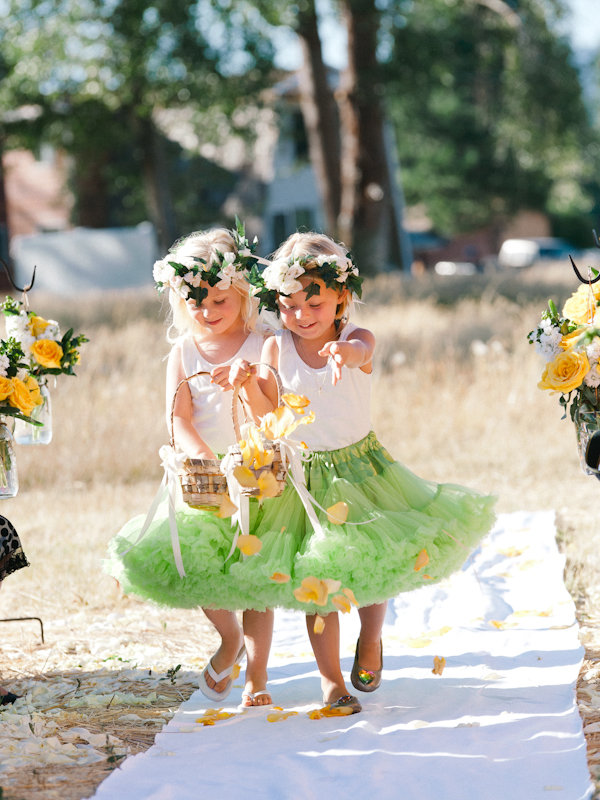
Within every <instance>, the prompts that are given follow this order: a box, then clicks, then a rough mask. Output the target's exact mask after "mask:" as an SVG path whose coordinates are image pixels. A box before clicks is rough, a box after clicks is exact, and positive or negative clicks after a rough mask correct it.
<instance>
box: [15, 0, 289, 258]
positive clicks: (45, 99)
mask: <svg viewBox="0 0 600 800" xmlns="http://www.w3.org/2000/svg"><path fill="white" fill-rule="evenodd" d="M4 4H5V6H6V10H7V14H6V15H4V20H5V23H4V26H3V31H2V34H1V39H0V50H1V52H2V56H3V59H4V61H5V62H6V64H7V65H8V70H7V75H6V76H5V78H4V80H3V81H2V83H1V84H0V106H1V107H3V108H5V109H7V108H8V109H19V108H24V107H25V108H29V109H34V111H35V113H34V114H33V115H31V114H30V115H28V118H27V119H23V118H19V115H15V116H16V120H14V121H12V122H11V121H10V116H9V119H7V117H6V115H5V119H4V129H5V136H6V141H7V144H8V145H9V146H16V145H23V144H25V145H29V146H30V147H31V148H32V149H35V146H36V145H37V143H38V142H39V141H40V140H41V139H42V138H43V140H45V141H48V142H51V143H53V144H55V145H56V146H58V147H60V148H62V149H64V150H66V151H67V152H68V153H69V154H70V156H71V157H72V159H73V161H74V168H73V183H74V190H75V191H74V194H75V196H76V198H77V207H76V221H77V222H78V223H79V224H84V225H90V226H92V227H104V226H106V225H107V224H109V223H110V221H111V215H113V216H114V208H113V205H114V203H115V202H116V201H117V199H118V200H119V202H120V203H124V204H125V206H127V204H128V202H129V204H130V205H131V204H132V203H135V202H136V199H135V192H136V188H135V187H136V185H137V179H138V178H141V180H142V181H143V186H144V198H145V205H146V208H147V213H148V215H149V216H150V218H151V219H152V220H153V222H154V223H155V225H156V227H157V229H158V231H159V233H160V235H161V238H162V240H163V241H162V244H163V245H166V244H170V242H171V241H172V240H173V238H174V237H175V235H176V233H177V225H176V220H175V212H174V206H173V200H172V198H171V193H170V191H169V180H168V158H167V156H168V154H167V151H166V146H165V137H164V135H163V133H162V131H161V129H160V127H159V124H158V121H157V115H158V112H160V111H161V110H163V109H174V108H185V109H187V113H188V116H189V121H190V122H191V124H194V123H195V124H197V126H198V130H199V131H201V134H200V138H201V140H205V141H206V140H209V139H210V138H211V137H213V138H214V137H215V136H216V135H217V132H222V131H223V128H224V127H226V128H227V129H228V130H229V131H238V130H239V129H240V123H239V122H238V120H239V118H240V115H239V113H238V112H239V110H240V108H242V107H243V106H244V105H245V104H247V103H248V102H249V101H250V100H251V99H252V98H256V96H257V93H258V92H259V91H260V89H261V88H262V87H263V86H264V85H265V80H266V76H267V75H268V74H269V71H270V69H271V59H272V52H273V51H272V44H271V43H270V41H268V40H267V39H266V38H265V37H264V36H263V34H262V32H261V31H260V29H259V28H258V27H257V26H256V25H255V24H254V22H255V19H254V18H253V16H252V14H251V13H250V11H251V9H250V8H247V9H235V8H232V7H231V5H232V4H231V3H227V2H217V0H215V2H210V1H209V0H197V1H196V2H172V0H156V2H152V3H151V2H149V0H78V2H77V3H73V2H72V0H5V3H4ZM32 116H33V117H34V118H33V119H32V118H31V117H32ZM115 166H118V169H119V172H120V175H121V180H120V186H118V187H117V185H116V182H115ZM119 193H120V194H121V196H120V197H119V196H118V195H119Z"/></svg>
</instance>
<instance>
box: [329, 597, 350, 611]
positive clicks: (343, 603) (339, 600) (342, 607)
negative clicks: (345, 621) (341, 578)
mask: <svg viewBox="0 0 600 800" xmlns="http://www.w3.org/2000/svg"><path fill="white" fill-rule="evenodd" d="M331 602H332V603H333V605H334V606H335V607H336V608H337V610H338V611H341V612H342V614H348V613H349V612H350V610H351V608H352V605H351V603H350V600H349V599H348V598H347V597H346V595H343V594H336V595H335V597H332V598H331Z"/></svg>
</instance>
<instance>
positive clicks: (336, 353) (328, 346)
mask: <svg viewBox="0 0 600 800" xmlns="http://www.w3.org/2000/svg"><path fill="white" fill-rule="evenodd" d="M374 349H375V337H374V336H373V334H372V333H371V331H368V330H367V329H366V328H357V329H356V330H355V331H353V333H352V338H351V339H347V340H346V341H344V342H326V343H325V344H324V345H323V347H322V348H321V350H319V355H320V356H329V357H330V358H331V362H332V365H333V383H334V384H336V383H337V382H338V381H339V380H340V379H341V377H342V367H349V368H350V369H362V371H363V372H367V373H368V372H371V371H372V370H373V351H374Z"/></svg>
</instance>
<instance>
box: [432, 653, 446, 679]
mask: <svg viewBox="0 0 600 800" xmlns="http://www.w3.org/2000/svg"><path fill="white" fill-rule="evenodd" d="M445 666H446V659H445V658H444V657H443V656H434V657H433V669H432V670H431V671H432V672H433V674H434V675H441V674H442V672H443V671H444V667H445Z"/></svg>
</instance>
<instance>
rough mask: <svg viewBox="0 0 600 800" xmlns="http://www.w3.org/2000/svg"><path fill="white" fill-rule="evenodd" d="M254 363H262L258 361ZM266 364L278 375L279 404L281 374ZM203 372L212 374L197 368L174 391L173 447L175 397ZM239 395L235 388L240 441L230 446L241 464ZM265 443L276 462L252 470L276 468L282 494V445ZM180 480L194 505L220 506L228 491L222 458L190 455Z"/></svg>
mask: <svg viewBox="0 0 600 800" xmlns="http://www.w3.org/2000/svg"><path fill="white" fill-rule="evenodd" d="M253 366H258V365H257V364H254V365H253ZM263 366H267V367H268V368H269V369H270V370H271V372H272V374H273V376H274V378H275V381H276V383H277V397H278V404H279V403H280V402H281V395H282V393H283V388H282V385H281V380H280V378H279V374H278V373H277V370H275V369H274V368H273V367H271V366H270V365H263ZM199 375H210V372H207V371H206V370H201V371H200V372H195V373H194V374H193V375H190V376H189V377H187V378H184V379H183V380H181V381H180V382H179V383H178V384H177V387H176V389H175V392H174V394H173V401H172V403H171V447H173V448H174V447H175V438H174V433H173V415H174V411H175V400H176V398H177V394H178V392H179V390H180V388H181V387H182V386H183V385H184V384H186V383H188V382H189V381H190V380H191V379H192V378H196V377H197V376H199ZM238 396H239V391H238V390H235V391H234V392H233V400H232V406H231V415H232V420H233V428H234V431H235V436H236V444H234V445H232V447H230V448H229V453H230V454H231V456H232V458H233V460H234V463H236V464H238V465H241V464H242V463H243V459H242V452H241V450H240V448H239V445H238V444H237V441H239V440H240V438H241V434H240V424H239V414H238V406H239V404H238ZM265 446H267V447H269V448H270V449H272V450H273V452H274V457H273V462H272V464H270V465H269V466H267V467H261V468H259V469H256V470H254V469H253V470H252V472H253V473H254V475H255V476H256V477H257V478H258V477H259V476H260V475H261V474H262V473H263V472H265V471H271V472H273V474H274V476H275V479H276V481H277V484H278V487H279V492H278V494H281V492H283V490H284V488H285V480H286V477H287V470H286V469H285V468H284V466H283V464H282V461H281V452H280V449H279V445H278V444H276V443H273V442H268V441H266V440H265ZM179 480H180V483H181V491H182V495H183V500H184V502H185V503H187V504H188V505H190V506H194V507H199V506H210V507H215V506H219V505H220V503H221V499H222V497H223V495H225V494H227V478H226V476H225V475H223V473H222V472H221V461H220V460H219V459H218V458H186V459H185V461H184V462H183V464H182V466H181V469H180V470H179ZM241 492H242V494H245V495H249V496H254V495H257V494H258V489H247V488H244V487H242V488H241Z"/></svg>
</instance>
